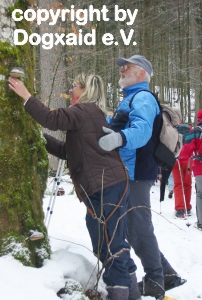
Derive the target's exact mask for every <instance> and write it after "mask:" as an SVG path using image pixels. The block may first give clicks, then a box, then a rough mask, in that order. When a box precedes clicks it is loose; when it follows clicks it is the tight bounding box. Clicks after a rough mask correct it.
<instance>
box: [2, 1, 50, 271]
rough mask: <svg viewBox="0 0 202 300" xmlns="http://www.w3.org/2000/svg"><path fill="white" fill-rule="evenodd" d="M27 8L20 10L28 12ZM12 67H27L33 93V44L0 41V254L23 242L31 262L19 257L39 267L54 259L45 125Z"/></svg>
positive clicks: (20, 24) (20, 25) (27, 80)
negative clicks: (17, 87)
mask: <svg viewBox="0 0 202 300" xmlns="http://www.w3.org/2000/svg"><path fill="white" fill-rule="evenodd" d="M21 2H22V1H21ZM21 2H20V1H18V5H22V3H21ZM23 3H24V4H23V5H24V6H20V7H21V9H26V7H25V5H26V3H25V2H23ZM17 26H18V28H23V29H25V30H26V31H28V32H29V31H30V28H29V24H28V23H27V22H26V21H22V22H18V24H17ZM13 67H21V68H23V70H24V72H25V74H26V76H25V78H24V82H25V85H26V86H27V88H28V90H29V91H30V92H31V93H32V94H33V93H34V57H33V49H32V46H31V45H30V44H29V43H27V44H25V45H24V46H12V45H11V44H10V43H9V42H1V41H0V74H1V80H0V254H1V255H4V254H6V253H9V252H10V253H12V254H13V253H14V252H13V250H12V249H11V248H12V247H9V245H11V244H12V243H14V241H15V242H16V243H18V242H19V241H20V242H21V243H22V245H23V247H24V248H25V249H27V252H29V260H28V261H27V260H26V259H23V258H22V257H23V256H22V255H21V254H20V255H17V256H16V258H17V259H19V260H21V261H22V262H23V263H24V264H26V265H33V266H37V267H39V266H41V264H42V262H43V259H44V258H47V257H49V254H50V248H49V243H48V237H47V233H46V228H45V226H44V222H43V219H44V214H43V210H42V198H43V194H44V191H45V188H46V180H47V175H48V157H47V152H46V150H45V140H44V138H43V137H42V134H41V129H40V126H39V125H38V124H37V123H36V122H35V121H34V120H32V118H31V117H30V116H29V115H28V114H27V113H26V112H25V110H24V106H23V102H22V100H21V99H20V98H19V97H18V96H17V95H16V94H14V93H13V92H12V91H10V90H9V88H8V85H7V78H8V76H9V72H10V71H11V69H12V68H13ZM31 229H34V230H35V229H37V230H38V231H40V232H42V233H43V234H44V236H45V238H44V239H42V240H38V241H35V242H33V241H32V242H31V241H29V231H30V230H31ZM11 241H12V243H11ZM25 252H26V251H25ZM25 252H24V253H25ZM42 253H43V254H42ZM14 256H15V255H14Z"/></svg>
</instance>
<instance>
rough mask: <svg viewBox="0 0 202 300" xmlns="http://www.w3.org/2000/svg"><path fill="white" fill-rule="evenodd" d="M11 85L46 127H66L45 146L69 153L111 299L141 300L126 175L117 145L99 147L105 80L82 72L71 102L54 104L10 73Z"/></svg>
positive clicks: (54, 152) (64, 155) (55, 152)
mask: <svg viewBox="0 0 202 300" xmlns="http://www.w3.org/2000/svg"><path fill="white" fill-rule="evenodd" d="M8 81H9V87H10V88H11V89H12V90H13V91H14V92H15V93H16V94H18V95H19V96H21V97H22V98H23V100H24V101H25V106H24V107H25V110H26V111H27V112H28V113H29V114H30V115H31V116H32V117H33V118H34V119H35V120H36V121H37V122H38V123H39V124H40V125H41V126H43V127H45V128H48V129H50V130H62V131H66V141H65V142H61V141H59V140H57V139H55V138H53V137H52V136H50V135H47V134H45V135H44V136H45V138H46V140H47V144H46V149H47V151H48V152H49V153H51V154H52V155H55V156H57V157H58V158H60V159H64V160H65V159H67V158H68V166H69V171H70V175H71V178H72V181H73V184H74V186H75V190H76V192H77V195H78V198H79V200H80V201H82V202H84V204H85V205H86V208H87V214H86V226H87V229H88V231H89V235H90V238H91V241H92V246H93V252H94V254H95V255H96V256H98V258H99V259H100V260H101V262H102V263H103V267H104V268H105V271H104V273H103V281H104V282H105V284H106V290H107V291H108V296H107V299H110V300H124V299H125V300H128V299H130V300H141V295H140V293H139V290H138V286H137V281H135V279H136V276H135V271H136V266H135V264H134V262H133V260H132V259H131V257H130V246H129V244H128V243H127V242H126V240H125V237H126V216H124V214H125V212H126V210H127V202H128V194H129V188H128V176H127V172H126V170H125V167H124V165H123V163H122V161H121V159H120V157H119V154H118V152H117V151H115V150H113V151H111V152H110V153H109V152H107V151H105V150H103V149H101V148H100V147H99V145H98V140H99V139H100V138H101V137H102V136H103V131H102V127H103V126H107V123H106V115H105V114H106V111H105V96H104V87H103V83H102V80H101V78H100V77H99V76H97V75H85V74H80V75H78V76H77V77H76V78H75V80H74V83H73V85H72V89H71V90H70V93H71V95H72V103H73V105H72V106H71V107H67V108H59V109H55V110H50V109H49V108H48V107H46V106H45V105H44V104H43V103H41V102H40V101H39V100H38V99H36V98H35V97H33V96H32V95H31V94H30V93H29V91H28V90H27V89H26V87H25V86H24V84H23V82H21V81H20V80H17V79H13V78H9V80H8Z"/></svg>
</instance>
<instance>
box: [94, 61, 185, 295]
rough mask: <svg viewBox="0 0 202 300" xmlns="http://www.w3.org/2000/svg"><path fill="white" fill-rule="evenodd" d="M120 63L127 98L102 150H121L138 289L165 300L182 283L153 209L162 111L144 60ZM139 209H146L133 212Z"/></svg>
mask: <svg viewBox="0 0 202 300" xmlns="http://www.w3.org/2000/svg"><path fill="white" fill-rule="evenodd" d="M116 63H117V65H118V66H119V67H120V80H119V84H120V86H121V87H122V89H123V92H124V93H125V95H126V96H125V98H124V99H123V100H122V102H121V103H120V105H119V106H118V108H117V110H116V111H115V113H114V116H113V117H112V118H111V119H109V118H108V119H107V121H108V123H109V124H110V127H111V129H109V128H105V127H103V131H104V132H105V133H107V135H105V136H104V137H102V138H101V139H100V140H99V145H100V147H101V148H103V149H104V150H107V151H111V150H112V149H114V148H117V147H120V148H119V152H120V155H121V157H122V160H123V162H124V164H125V166H126V168H127V170H128V173H129V177H130V196H129V206H128V209H129V210H130V211H129V212H128V214H127V219H128V220H127V239H128V241H129V243H130V245H131V246H132V247H133V249H134V251H135V253H136V255H137V256H138V257H139V258H140V259H141V262H142V265H143V268H144V271H145V273H146V274H145V277H143V281H141V282H139V283H138V286H139V289H140V292H141V294H142V295H145V296H153V297H155V298H156V299H159V300H161V299H163V298H164V294H165V290H168V289H171V288H173V287H175V286H178V285H180V284H182V282H183V283H184V281H182V279H181V278H180V276H179V275H178V274H177V272H176V271H175V270H174V269H173V268H172V267H171V265H170V264H169V262H168V261H167V259H166V258H165V257H164V255H163V254H162V253H161V252H160V250H159V247H158V243H157V240H156V236H155V234H154V227H153V224H152V220H151V210H150V209H149V208H150V207H151V206H150V189H151V186H152V185H153V184H154V182H155V180H156V178H157V172H158V166H157V161H156V159H155V157H154V149H155V145H156V144H157V142H158V133H159V130H160V127H161V113H160V109H159V106H158V104H157V101H156V99H155V97H154V96H153V95H152V94H151V93H150V92H149V91H150V89H149V82H150V77H151V75H152V72H153V71H152V65H151V63H150V62H149V61H148V60H147V59H146V58H145V57H144V56H141V55H133V56H132V57H130V58H128V59H125V58H118V59H117V60H116ZM133 97H134V99H132V98H133ZM131 99H132V100H131ZM136 206H146V207H148V208H136V209H132V208H133V207H136ZM133 280H134V278H133Z"/></svg>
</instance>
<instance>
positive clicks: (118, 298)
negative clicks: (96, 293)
mask: <svg viewBox="0 0 202 300" xmlns="http://www.w3.org/2000/svg"><path fill="white" fill-rule="evenodd" d="M106 290H107V292H108V295H107V298H106V299H107V300H128V296H129V288H128V287H127V286H119V285H115V286H107V287H106Z"/></svg>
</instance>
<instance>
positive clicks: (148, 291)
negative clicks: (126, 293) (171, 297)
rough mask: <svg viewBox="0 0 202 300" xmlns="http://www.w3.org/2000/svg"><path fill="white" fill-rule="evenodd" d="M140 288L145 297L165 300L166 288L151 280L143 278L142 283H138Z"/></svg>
mask: <svg viewBox="0 0 202 300" xmlns="http://www.w3.org/2000/svg"><path fill="white" fill-rule="evenodd" d="M138 288H139V291H140V293H141V295H143V296H151V297H155V298H156V299H157V300H163V298H164V296H165V290H164V288H163V287H162V286H161V285H160V284H159V283H158V282H156V281H154V280H152V279H150V278H145V277H143V278H142V281H140V282H138Z"/></svg>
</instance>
